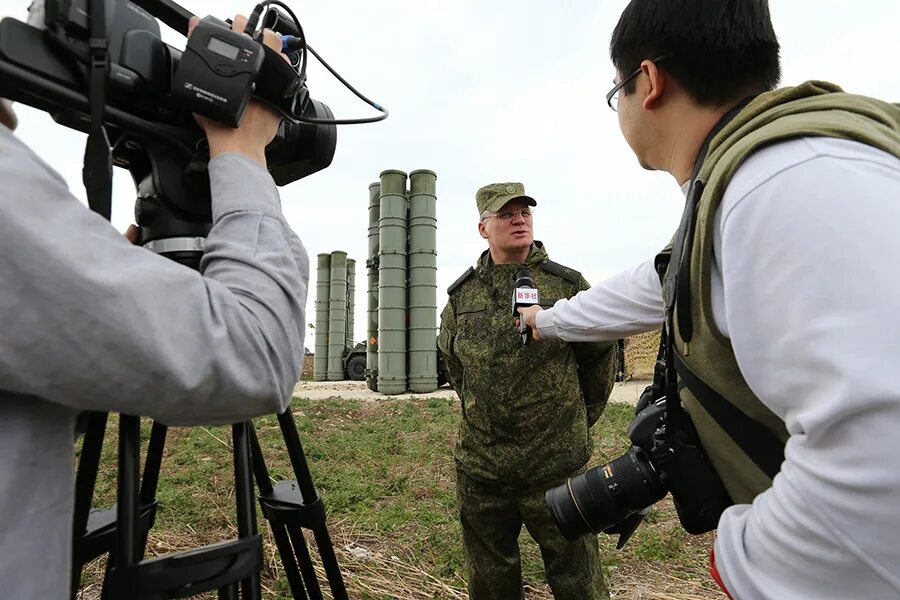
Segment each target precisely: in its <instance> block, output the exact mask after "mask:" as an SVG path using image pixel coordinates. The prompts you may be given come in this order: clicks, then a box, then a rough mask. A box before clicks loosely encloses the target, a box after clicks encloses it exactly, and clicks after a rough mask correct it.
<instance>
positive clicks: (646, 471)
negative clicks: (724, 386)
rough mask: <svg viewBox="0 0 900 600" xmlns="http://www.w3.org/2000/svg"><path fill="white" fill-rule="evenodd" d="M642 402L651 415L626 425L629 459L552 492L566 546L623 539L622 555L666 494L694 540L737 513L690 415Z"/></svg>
mask: <svg viewBox="0 0 900 600" xmlns="http://www.w3.org/2000/svg"><path fill="white" fill-rule="evenodd" d="M651 387H652V386H651ZM649 391H650V388H648V392H649ZM644 400H645V403H646V408H643V410H641V411H640V412H639V413H638V414H637V416H635V418H634V420H633V421H632V422H631V424H630V425H629V426H628V437H629V439H631V443H632V444H633V445H632V447H631V448H629V449H628V451H627V452H625V454H623V455H622V456H619V457H618V458H614V459H613V460H612V461H610V462H609V463H607V464H605V465H601V466H599V467H595V468H593V469H589V470H588V471H585V472H584V473H582V474H581V475H578V476H576V477H572V478H570V479H568V480H567V481H566V483H564V484H562V485H559V486H557V487H555V488H552V489H550V490H548V491H547V493H546V495H545V499H546V501H547V504H548V506H549V507H550V512H551V514H552V515H553V518H554V520H555V521H556V524H557V526H558V527H559V529H560V531H561V532H562V534H563V535H564V536H565V537H566V539H569V540H575V539H577V538H578V537H580V536H582V535H586V534H588V533H594V534H596V533H600V532H601V531H605V532H607V533H610V534H614V533H618V534H619V535H620V538H619V543H618V547H619V548H621V547H622V546H623V545H624V544H625V542H626V541H627V540H628V537H630V536H631V534H632V533H633V532H634V530H635V529H636V528H637V525H638V524H639V523H640V520H641V519H642V518H643V515H644V514H645V513H646V510H645V509H646V508H648V507H650V506H651V505H653V504H655V503H656V502H657V501H659V500H661V499H662V498H663V497H664V496H665V495H666V493H667V492H671V493H672V498H673V500H674V503H675V508H676V510H677V511H678V516H679V519H680V520H681V524H682V526H683V527H684V528H685V530H686V531H687V532H688V533H693V534H699V533H704V532H706V531H711V530H712V529H715V528H716V525H717V524H718V520H719V516H720V515H721V514H722V511H724V510H725V509H726V508H727V507H728V506H731V504H732V501H731V498H730V497H729V496H728V493H727V492H726V490H725V487H724V485H723V484H722V481H721V479H719V476H718V475H717V474H716V472H715V470H714V469H713V467H712V464H711V463H710V462H709V459H708V458H707V457H706V455H705V453H704V451H703V448H702V446H701V444H700V440H699V437H698V436H697V432H696V430H695V429H694V426H693V424H692V423H691V421H690V418H689V417H688V415H687V414H686V413H685V412H684V411H683V410H682V409H681V408H680V407H678V408H675V409H674V410H673V406H668V407H667V400H666V398H665V397H661V398H657V399H655V400H652V401H650V402H646V399H644ZM674 402H677V399H676V400H675V401H673V403H674Z"/></svg>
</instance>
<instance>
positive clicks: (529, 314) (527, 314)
mask: <svg viewBox="0 0 900 600" xmlns="http://www.w3.org/2000/svg"><path fill="white" fill-rule="evenodd" d="M517 310H518V311H519V314H520V315H522V317H521V318H522V319H525V324H526V325H528V326H529V327H531V337H532V339H534V340H539V339H541V334H540V333H538V329H537V325H536V323H535V321H536V317H535V315H537V314H538V313H539V312H541V311H542V310H544V309H543V308H541V307H540V306H539V305H537V304H535V305H533V306H522V307H519V308H518V309H517Z"/></svg>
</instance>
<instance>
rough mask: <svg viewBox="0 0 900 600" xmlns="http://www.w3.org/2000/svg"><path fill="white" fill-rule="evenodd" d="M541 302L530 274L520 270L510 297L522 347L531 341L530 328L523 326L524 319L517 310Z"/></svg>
mask: <svg viewBox="0 0 900 600" xmlns="http://www.w3.org/2000/svg"><path fill="white" fill-rule="evenodd" d="M540 301H541V299H540V293H539V292H538V291H537V288H536V287H534V281H533V280H532V279H531V273H529V272H528V270H527V269H522V270H520V271H519V274H518V275H516V288H515V289H514V290H513V297H512V314H513V315H514V316H515V317H516V318H518V319H519V334H520V335H521V336H522V345H523V346H524V345H526V344H527V343H528V340H530V339H531V327H529V326H528V325H526V324H525V319H523V318H522V315H520V314H519V311H518V310H517V309H518V308H520V307H525V306H534V305H535V304H539V303H540Z"/></svg>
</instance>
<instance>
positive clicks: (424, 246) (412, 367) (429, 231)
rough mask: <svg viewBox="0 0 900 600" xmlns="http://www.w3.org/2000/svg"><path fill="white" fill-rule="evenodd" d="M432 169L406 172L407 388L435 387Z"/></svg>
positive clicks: (434, 220)
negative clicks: (407, 204)
mask: <svg viewBox="0 0 900 600" xmlns="http://www.w3.org/2000/svg"><path fill="white" fill-rule="evenodd" d="M436 180H437V175H436V174H435V173H434V172H433V171H428V170H424V169H423V170H418V171H413V172H412V173H410V174H409V258H408V260H409V389H410V390H411V391H413V392H417V393H423V392H433V391H434V390H436V389H437V343H436V342H437V337H436V336H437V213H436V208H435V204H436V200H437V198H436V196H435V183H436Z"/></svg>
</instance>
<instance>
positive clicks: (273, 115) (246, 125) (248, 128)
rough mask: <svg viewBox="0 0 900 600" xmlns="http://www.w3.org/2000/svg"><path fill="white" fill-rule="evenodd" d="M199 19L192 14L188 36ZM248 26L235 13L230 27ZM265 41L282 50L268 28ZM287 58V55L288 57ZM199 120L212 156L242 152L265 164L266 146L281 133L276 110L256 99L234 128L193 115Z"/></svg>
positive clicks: (241, 29)
mask: <svg viewBox="0 0 900 600" xmlns="http://www.w3.org/2000/svg"><path fill="white" fill-rule="evenodd" d="M199 22H200V18H199V17H191V20H190V21H189V23H188V36H190V34H191V32H192V31H193V30H194V27H196V25H197V23H199ZM246 26H247V17H245V16H243V15H236V16H235V17H234V22H233V23H232V24H231V30H232V31H237V32H242V31H244V28H245V27H246ZM263 43H265V45H266V46H269V47H270V48H273V49H275V50H278V51H279V52H280V51H281V38H279V37H278V35H277V34H276V33H275V32H274V31H271V30H269V29H266V30H264V31H263ZM286 59H287V57H285V60H286ZM194 118H195V119H197V123H199V124H200V127H202V128H203V131H205V132H206V139H207V141H208V142H209V157H210V158H215V157H216V156H217V155H219V154H224V153H226V152H236V153H238V154H243V155H244V156H247V157H249V158H251V159H253V160H255V161H256V162H258V163H259V164H261V165H262V166H263V167H264V168H265V167H266V146H267V145H268V144H269V142H271V141H272V138H274V137H275V134H276V133H277V132H278V124H279V123H280V122H281V115H280V114H278V112H276V111H275V110H274V109H272V108H270V107H268V106H266V105H265V104H263V103H261V102H257V101H255V100H251V101H250V105H249V106H247V110H246V111H244V116H243V117H242V118H241V123H240V125H239V126H238V127H237V128H236V129H234V128H231V127H229V126H228V125H223V124H222V123H218V122H216V121H213V120H211V119H208V118H206V117H203V116H201V115H194Z"/></svg>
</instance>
